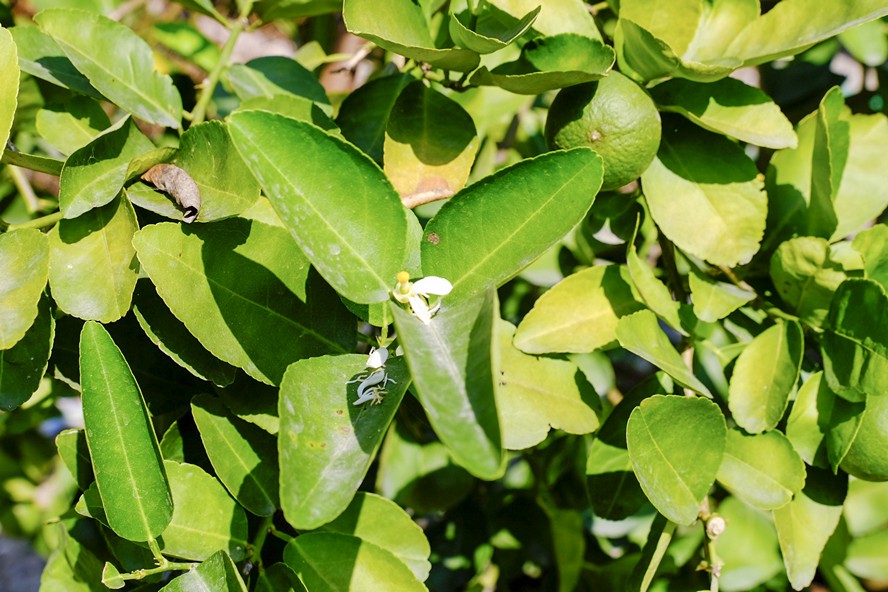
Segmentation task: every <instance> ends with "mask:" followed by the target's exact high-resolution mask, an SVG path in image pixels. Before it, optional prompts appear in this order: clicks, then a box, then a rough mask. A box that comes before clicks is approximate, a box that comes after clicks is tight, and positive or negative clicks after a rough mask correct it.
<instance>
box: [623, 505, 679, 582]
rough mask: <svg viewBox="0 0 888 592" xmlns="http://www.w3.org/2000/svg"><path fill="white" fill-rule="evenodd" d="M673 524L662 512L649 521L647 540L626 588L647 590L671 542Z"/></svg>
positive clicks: (673, 530) (673, 531) (673, 529)
mask: <svg viewBox="0 0 888 592" xmlns="http://www.w3.org/2000/svg"><path fill="white" fill-rule="evenodd" d="M675 526H676V525H675V523H674V522H672V521H670V520H667V519H666V517H665V516H663V514H656V515H655V516H654V521H653V522H652V523H651V528H650V531H649V532H648V535H647V542H646V543H645V544H644V547H642V549H641V557H639V559H638V563H636V564H635V568H634V569H633V570H632V574H631V575H630V577H629V582H628V584H627V586H626V589H627V590H632V591H633V592H634V591H635V590H638V591H640V592H647V590H648V588H649V587H650V585H651V583H652V582H653V581H654V576H655V575H656V574H657V571H658V569H659V567H660V562H661V561H662V560H663V557H664V556H665V555H666V550H667V549H668V548H669V544H670V543H671V542H672V537H673V535H674V533H675Z"/></svg>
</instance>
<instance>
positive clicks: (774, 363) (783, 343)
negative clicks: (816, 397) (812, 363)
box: [728, 321, 804, 434]
mask: <svg viewBox="0 0 888 592" xmlns="http://www.w3.org/2000/svg"><path fill="white" fill-rule="evenodd" d="M803 352H804V336H803V335H802V327H801V326H800V325H799V324H798V323H797V322H795V321H786V322H781V323H778V324H776V325H774V326H773V327H770V328H769V329H766V330H765V331H763V332H762V333H759V334H758V335H756V337H755V339H753V340H752V343H750V344H749V345H747V346H746V348H745V349H744V350H743V351H742V352H741V353H740V356H739V357H738V358H737V363H736V364H735V365H734V374H733V375H732V376H731V383H730V386H729V388H728V406H729V407H730V409H731V413H732V415H733V417H734V421H736V422H737V425H739V426H740V427H742V428H743V429H744V430H746V431H747V432H750V433H752V434H760V433H762V432H764V431H768V430H772V429H774V428H775V427H776V426H777V424H778V423H779V422H780V420H781V418H783V413H784V412H785V411H786V407H787V406H788V405H789V396H790V394H792V391H793V389H795V385H796V381H797V380H798V379H799V370H800V368H801V364H802V353H803Z"/></svg>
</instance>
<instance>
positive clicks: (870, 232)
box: [851, 224, 888, 290]
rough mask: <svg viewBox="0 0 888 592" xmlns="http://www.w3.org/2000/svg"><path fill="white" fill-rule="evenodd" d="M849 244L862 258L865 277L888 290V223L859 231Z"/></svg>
mask: <svg viewBox="0 0 888 592" xmlns="http://www.w3.org/2000/svg"><path fill="white" fill-rule="evenodd" d="M851 244H852V246H853V248H854V250H855V251H857V252H858V253H860V256H861V258H862V259H863V267H864V271H865V273H866V278H867V279H870V280H873V281H876V282H879V283H880V284H882V287H883V288H885V289H886V290H888V225H885V224H876V225H874V226H873V227H872V228H868V229H867V230H864V231H862V232H859V233H858V234H857V236H855V237H854V241H853V242H852V243H851Z"/></svg>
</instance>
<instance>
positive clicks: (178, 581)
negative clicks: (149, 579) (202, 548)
mask: <svg viewBox="0 0 888 592" xmlns="http://www.w3.org/2000/svg"><path fill="white" fill-rule="evenodd" d="M201 590H226V591H227V592H246V591H247V587H246V585H244V582H243V580H242V579H241V576H240V573H239V572H238V569H237V566H236V565H235V564H234V562H233V561H232V560H231V557H230V556H229V555H228V554H227V553H226V552H225V551H217V552H216V553H213V554H212V555H211V556H210V557H208V558H207V559H206V561H203V562H201V564H200V565H198V566H197V567H195V568H194V569H193V570H191V571H189V572H187V573H184V574H182V575H180V576H178V577H177V578H175V579H174V580H173V581H172V582H170V583H169V584H167V585H166V586H164V587H163V588H161V589H160V591H159V592H199V591H201Z"/></svg>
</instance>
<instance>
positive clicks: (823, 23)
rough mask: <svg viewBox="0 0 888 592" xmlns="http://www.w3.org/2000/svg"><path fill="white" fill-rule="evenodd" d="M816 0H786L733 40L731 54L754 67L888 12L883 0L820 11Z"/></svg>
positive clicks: (857, 0) (861, 0) (859, 1)
mask: <svg viewBox="0 0 888 592" xmlns="http://www.w3.org/2000/svg"><path fill="white" fill-rule="evenodd" d="M822 6H823V5H822V4H821V3H820V2H818V1H817V0H784V1H783V2H780V3H779V5H775V6H774V9H773V10H770V11H768V12H767V14H764V15H762V16H761V17H759V18H758V19H756V20H755V21H754V22H752V23H750V24H749V25H748V26H747V27H746V28H745V29H743V31H742V32H740V34H739V35H737V36H736V37H734V38H732V39H730V46H729V47H728V49H727V51H728V52H729V55H738V56H741V57H742V58H743V62H744V65H747V66H751V65H756V64H761V63H764V62H769V61H772V60H776V59H777V58H780V57H784V56H788V55H794V54H797V53H800V52H802V51H804V50H805V49H807V48H809V47H810V46H812V45H814V44H815V43H818V42H820V41H823V40H825V39H828V38H830V37H832V36H834V35H837V34H838V33H841V32H842V31H844V30H846V29H849V28H851V27H853V26H854V25H857V24H859V23H863V22H866V21H869V20H872V19H876V18H879V17H881V16H885V15H886V14H888V6H885V3H884V2H883V1H882V0H854V1H853V2H842V3H840V4H838V5H836V6H835V7H834V8H835V9H834V10H820V8H822Z"/></svg>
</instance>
